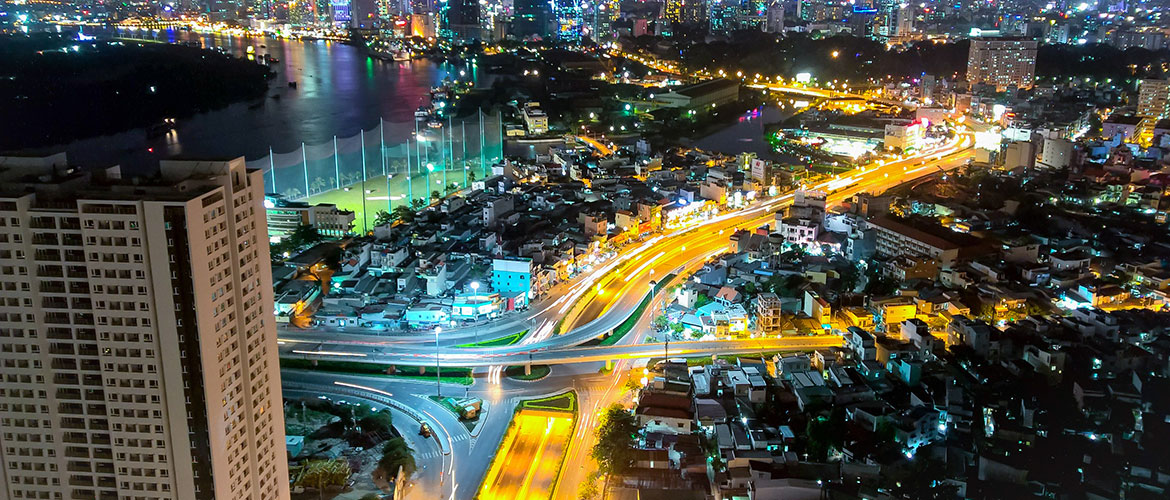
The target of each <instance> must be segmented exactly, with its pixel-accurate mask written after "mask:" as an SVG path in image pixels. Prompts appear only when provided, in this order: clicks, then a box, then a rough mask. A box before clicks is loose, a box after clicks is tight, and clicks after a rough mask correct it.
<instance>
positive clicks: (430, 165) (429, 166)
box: [426, 163, 435, 205]
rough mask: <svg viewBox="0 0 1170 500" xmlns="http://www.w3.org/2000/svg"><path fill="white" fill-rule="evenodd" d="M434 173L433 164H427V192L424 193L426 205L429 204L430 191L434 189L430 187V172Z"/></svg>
mask: <svg viewBox="0 0 1170 500" xmlns="http://www.w3.org/2000/svg"><path fill="white" fill-rule="evenodd" d="M434 171H435V164H434V163H428V164H427V192H426V195H427V204H428V205H429V204H430V203H431V191H430V190H431V189H434V188H432V187H431V172H434Z"/></svg>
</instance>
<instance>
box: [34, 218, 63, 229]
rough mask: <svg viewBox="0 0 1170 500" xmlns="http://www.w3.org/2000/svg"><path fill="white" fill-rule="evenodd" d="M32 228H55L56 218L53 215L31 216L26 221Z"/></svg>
mask: <svg viewBox="0 0 1170 500" xmlns="http://www.w3.org/2000/svg"><path fill="white" fill-rule="evenodd" d="M28 227H31V228H33V229H57V219H55V218H53V217H33V218H32V219H31V220H29V222H28Z"/></svg>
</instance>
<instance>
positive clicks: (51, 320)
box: [45, 313, 69, 325]
mask: <svg viewBox="0 0 1170 500" xmlns="http://www.w3.org/2000/svg"><path fill="white" fill-rule="evenodd" d="M45 323H48V324H50V325H68V324H69V315H68V314H65V313H46V314H45Z"/></svg>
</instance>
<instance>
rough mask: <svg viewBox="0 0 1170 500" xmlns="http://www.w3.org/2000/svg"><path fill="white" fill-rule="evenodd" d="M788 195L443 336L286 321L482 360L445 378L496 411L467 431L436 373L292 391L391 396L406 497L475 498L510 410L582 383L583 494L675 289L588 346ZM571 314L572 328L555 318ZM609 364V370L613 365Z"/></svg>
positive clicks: (562, 493) (311, 342)
mask: <svg viewBox="0 0 1170 500" xmlns="http://www.w3.org/2000/svg"><path fill="white" fill-rule="evenodd" d="M972 144H973V139H972V137H971V136H970V134H960V135H958V136H957V137H955V138H954V139H952V140H950V141H949V142H947V143H946V144H943V145H940V146H938V147H935V148H929V149H927V150H926V151H924V152H922V153H919V154H916V155H913V156H909V157H906V158H903V159H898V160H892V161H886V162H879V163H876V164H870V165H867V166H865V167H863V168H861V169H858V170H854V171H851V172H847V173H843V174H840V175H838V176H836V178H834V179H831V180H828V181H825V182H822V183H820V184H817V185H814V186H808V187H809V188H811V189H819V190H824V191H826V192H829V193H830V194H829V200H828V201H829V203H830V204H837V203H840V202H841V201H843V200H845V199H847V198H848V197H851V196H853V195H854V194H856V193H860V192H881V191H884V190H885V189H888V188H889V187H892V186H895V185H898V184H901V183H906V182H911V181H914V180H918V179H921V178H924V177H927V176H930V175H933V174H936V173H939V172H945V171H949V170H952V169H955V168H958V167H960V166H962V165H965V164H967V162H968V160H969V158H971V157H972V155H973V153H972V149H971V146H972ZM792 198H793V195H792V194H791V193H788V194H785V195H783V196H779V197H776V198H771V199H765V200H762V201H759V202H756V203H754V204H753V205H750V206H748V207H747V208H744V209H740V210H737V211H732V212H727V213H724V214H721V215H719V216H717V217H714V218H712V219H710V220H707V221H704V222H701V223H699V224H697V225H693V226H691V227H687V228H681V229H675V230H673V231H672V232H667V233H664V234H662V235H659V236H655V237H652V238H650V239H649V240H647V241H646V242H643V243H641V244H638V245H637V246H634V247H632V248H627V249H625V250H623V251H622V252H621V253H620V254H619V255H617V256H615V257H613V258H612V259H610V260H609V261H608V262H606V263H604V264H600V265H598V266H596V267H595V268H594V269H591V270H589V271H587V272H584V273H581V274H580V275H578V276H576V277H574V278H573V279H571V280H569V281H567V282H565V283H561V284H559V285H557V286H556V287H555V288H554V289H553V290H550V291H549V292H548V293H546V294H545V295H544V296H543V297H542V298H540V299H539V300H537V301H535V302H534V303H533V304H532V306H531V308H530V309H529V310H528V311H525V312H523V313H520V314H514V315H511V316H509V317H505V318H502V319H500V320H498V321H496V322H493V323H490V324H485V325H477V326H474V327H463V328H455V329H452V330H450V331H446V332H443V334H442V336H441V338H440V339H439V340H438V342H436V340H435V336H434V335H433V334H430V333H425V332H423V333H388V332H376V331H371V330H367V329H360V328H359V329H355V328H350V329H346V330H345V331H331V330H325V329H321V328H315V329H308V330H298V329H292V328H288V329H283V330H281V331H280V332H279V337H280V342H281V345H280V353H281V356H282V357H291V358H307V359H340V360H349V361H362V362H371V363H385V364H395V365H413V366H434V365H435V364H436V363H438V364H440V365H442V366H448V367H454V366H458V367H472V368H473V374H474V378H473V383H472V384H471V385H470V386H463V385H458V384H450V383H446V384H443V393H444V394H445V395H456V396H463V395H467V396H471V397H478V398H482V399H483V400H484V401H485V402H486V405H487V408H488V409H487V411H486V414H485V416H484V417H482V418H481V421H482V422H481V423H480V424H478V425H477V427H476V428H475V429H473V430H471V431H468V430H467V429H466V428H465V427H464V426H463V425H462V424H461V423H460V422H459V421H458V419H457V418H456V417H455V416H454V415H453V414H451V413H450V412H448V411H446V410H445V409H443V408H442V407H440V406H439V405H438V404H436V403H435V402H433V401H431V400H430V399H428V398H427V396H429V395H433V394H434V393H435V389H436V381H434V380H430V381H427V380H418V379H410V378H404V377H370V376H360V375H338V374H331V373H326V372H315V371H302V370H283V371H282V379H283V385H284V388H285V391H286V393H288V394H287V395H289V396H301V395H310V394H311V395H323V394H328V395H330V396H331V397H333V398H337V399H348V400H350V401H359V400H360V401H363V402H366V403H373V404H375V405H376V406H387V405H389V406H390V407H391V409H392V411H394V412H395V413H394V417H395V422H396V426H398V428H399V430H400V431H401V432H402V434H404V435H405V436H406V437H407V439H408V441H409V442H410V444H411V446H412V448H414V450H415V451H416V457H417V459H418V463H419V471H418V473H417V474H416V475H415V477H414V480H413V482H412V484H411V485H410V486H409V487H408V489H407V498H424V497H425V498H444V499H448V498H449V499H456V498H472V497H473V496H474V495H475V493H476V492H477V491H478V488H479V486H480V483H481V481H482V480H483V478H484V476H485V474H486V473H487V469H488V466H489V463H490V461H491V458H492V456H493V454H494V453H495V452H496V448H497V446H498V445H499V443H500V440H501V439H502V437H503V436H504V434H505V431H506V430H507V427H508V425H509V422H510V420H511V416H512V409H513V408H514V407H515V405H516V404H518V402H519V401H522V400H524V399H530V398H535V397H540V396H545V395H549V394H553V393H556V392H560V391H563V390H566V389H572V390H575V391H576V392H577V394H578V401H579V408H580V411H579V413H578V418H577V421H576V425H575V429H574V430H573V432H572V439H571V441H570V443H569V445H568V448H567V457H566V460H565V462H564V466H563V467H562V468H561V473H560V479H559V480H558V486H557V488H556V489H555V494H554V497H555V498H576V494H575V488H574V487H573V486H572V485H577V484H580V483H581V482H582V481H584V480H585V479H586V477H587V474H588V473H589V470H590V468H591V467H592V464H591V460H590V459H589V456H588V455H589V450H590V449H591V448H592V444H593V443H592V440H593V434H592V430H593V429H594V428H595V427H596V425H597V415H598V414H599V413H600V411H601V410H602V409H604V408H605V407H607V406H608V405H610V404H612V403H613V402H618V401H622V400H623V398H628V397H629V394H628V393H627V391H625V390H624V389H623V386H624V384H625V381H626V380H627V378H628V377H629V376H631V374H633V376H634V377H635V380H636V379H637V377H640V376H641V367H642V366H644V364H645V360H646V359H647V358H650V357H662V356H663V355H664V353H665V352H666V349H667V346H666V345H663V344H661V343H656V342H645V341H647V340H648V339H647V337H648V334H649V332H651V330H652V329H651V328H650V322H651V318H652V317H653V316H654V314H655V311H659V310H661V308H663V307H664V306H665V305H666V304H667V303H668V302H669V298H667V297H664V295H665V294H658V295H656V296H652V298H651V304H650V306H649V307H648V308H646V310H645V312H644V313H643V315H642V317H640V318H638V323H637V325H636V327H635V328H634V329H633V330H632V331H631V332H630V334H628V335H627V336H625V337H624V338H622V339H621V340H620V341H619V342H618V343H617V344H616V345H613V346H604V347H602V346H593V347H589V346H583V345H582V344H585V343H586V342H588V341H589V340H591V339H594V338H598V337H600V336H602V335H604V334H606V333H608V332H610V331H612V330H613V329H614V328H615V327H617V326H618V325H619V324H621V323H622V322H624V321H625V320H626V319H627V318H628V317H629V316H630V314H631V313H632V312H633V311H634V310H636V309H637V308H638V306H639V304H640V303H641V302H642V301H643V299H645V298H646V297H647V295H650V294H651V291H652V289H653V284H652V282H654V280H655V278H658V279H662V278H663V277H664V276H667V275H669V274H672V273H676V274H679V275H685V274H687V273H689V272H691V271H693V270H695V269H698V268H699V267H701V266H702V264H703V263H704V262H705V261H706V260H707V259H709V258H710V257H712V256H714V255H718V254H720V253H723V252H724V251H725V250H726V249H727V245H728V242H729V237H730V235H731V233H732V232H734V231H735V230H737V229H743V228H748V229H754V228H756V227H759V226H761V225H764V224H774V213H775V212H777V211H779V210H781V209H782V208H783V207H785V206H787V205H789V204H791V203H792ZM561 318H565V320H564V323H563V324H562V325H561V333H560V334H559V335H553V333H554V329H555V325H556V323H557V322H558V321H560V320H561ZM523 331H527V332H528V333H527V335H525V337H524V339H523V340H522V341H521V342H520V343H517V344H514V345H510V346H500V347H476V348H469V347H458V346H459V345H460V344H465V343H468V342H473V341H477V340H478V341H483V340H488V339H492V338H499V337H503V336H507V335H511V334H514V333H517V332H523ZM840 344H841V339H840V337H838V336H817V337H808V336H798V337H785V338H756V339H741V340H708V341H695V342H671V343H670V344H669V354H670V355H671V356H675V355H680V356H681V355H687V356H701V355H710V354H717V353H718V354H736V353H754V352H773V351H785V350H810V349H816V348H825V347H828V346H834V345H840ZM529 363H531V364H544V365H551V373H550V375H549V376H547V377H545V378H543V379H541V380H538V381H532V382H524V381H519V380H512V379H509V378H507V377H503V376H501V375H502V373H501V372H502V371H503V367H504V366H508V365H524V364H529ZM607 363H608V367H609V368H611V369H610V370H607V369H605V368H606V367H607ZM420 422H426V423H428V424H429V425H431V426H432V428H434V429H435V430H436V435H435V437H434V439H423V438H421V436H418V435H417V430H418V425H419V423H420Z"/></svg>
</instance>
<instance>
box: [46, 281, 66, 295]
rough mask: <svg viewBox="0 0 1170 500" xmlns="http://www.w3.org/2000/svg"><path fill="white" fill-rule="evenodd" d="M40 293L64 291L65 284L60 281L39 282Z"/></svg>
mask: <svg viewBox="0 0 1170 500" xmlns="http://www.w3.org/2000/svg"><path fill="white" fill-rule="evenodd" d="M41 293H65V284H64V283H61V282H50V281H42V282H41Z"/></svg>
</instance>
